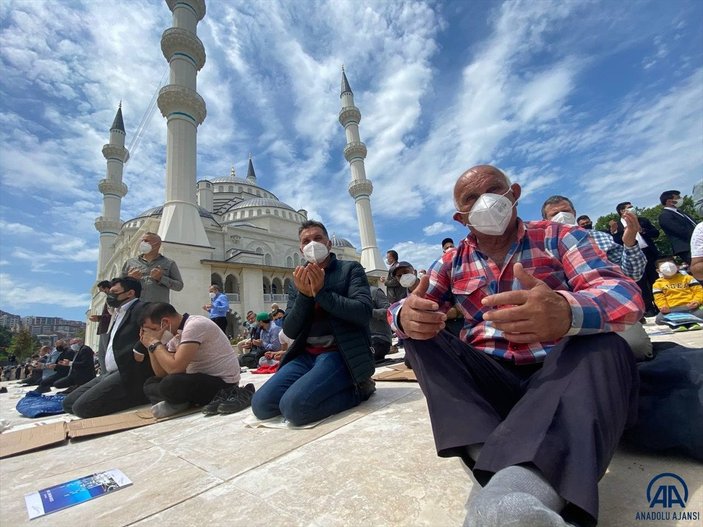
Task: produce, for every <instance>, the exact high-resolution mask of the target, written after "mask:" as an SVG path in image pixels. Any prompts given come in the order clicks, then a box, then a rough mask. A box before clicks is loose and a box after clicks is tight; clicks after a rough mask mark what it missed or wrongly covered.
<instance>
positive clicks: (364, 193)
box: [339, 66, 386, 273]
mask: <svg viewBox="0 0 703 527" xmlns="http://www.w3.org/2000/svg"><path fill="white" fill-rule="evenodd" d="M340 98H341V99H342V109H341V110H340V112H339V122H340V124H341V125H342V126H343V127H344V133H345V134H346V136H347V146H345V147H344V157H345V158H346V160H347V161H348V162H349V167H350V168H351V176H352V180H351V183H349V194H351V196H352V197H353V198H354V203H355V205H356V218H357V221H358V222H359V236H360V238H361V265H363V266H364V269H366V272H367V273H371V272H373V271H379V272H383V273H385V269H386V267H385V265H383V260H382V259H381V255H380V253H379V251H378V245H376V228H375V227H374V224H373V217H372V215H371V193H372V192H373V185H372V184H371V181H370V180H368V179H366V168H365V167H364V159H365V158H366V145H365V144H364V143H362V142H361V137H360V136H359V122H360V121H361V112H360V111H359V108H357V107H356V106H354V94H353V93H352V91H351V87H350V86H349V81H348V80H347V74H346V73H345V72H344V66H342V93H341V94H340Z"/></svg>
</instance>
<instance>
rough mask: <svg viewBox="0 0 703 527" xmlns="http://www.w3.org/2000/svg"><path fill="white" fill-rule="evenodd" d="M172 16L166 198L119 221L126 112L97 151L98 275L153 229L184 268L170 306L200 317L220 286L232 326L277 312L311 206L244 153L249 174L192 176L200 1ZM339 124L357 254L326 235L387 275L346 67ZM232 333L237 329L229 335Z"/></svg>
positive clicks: (167, 36)
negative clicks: (267, 181)
mask: <svg viewBox="0 0 703 527" xmlns="http://www.w3.org/2000/svg"><path fill="white" fill-rule="evenodd" d="M166 4H167V5H168V7H169V9H170V10H171V11H172V13H173V27H171V28H169V29H167V30H166V31H164V33H163V36H162V42H161V48H162V51H163V53H164V57H165V58H166V60H167V61H168V62H169V67H170V70H171V73H170V77H169V84H168V85H166V86H164V87H163V88H162V89H161V90H160V93H159V98H158V104H159V109H160V110H161V113H162V115H163V116H164V118H166V120H167V128H168V134H167V146H166V151H167V152H166V183H165V187H166V201H165V202H164V203H163V204H162V205H159V206H156V207H153V208H151V209H149V210H146V211H144V212H142V213H141V214H139V215H137V216H136V217H134V218H131V219H128V220H126V221H123V220H122V219H121V218H120V209H121V200H122V199H123V198H124V197H125V196H126V195H127V192H128V189H127V186H126V185H125V184H124V183H123V181H122V176H123V170H124V164H125V163H126V162H127V160H128V159H129V152H128V151H127V149H126V148H125V137H126V132H125V127H124V121H123V115H122V108H121V107H120V108H118V110H117V114H116V116H115V119H114V121H113V123H112V126H111V128H110V141H109V143H108V144H106V145H105V146H104V147H103V156H104V157H105V159H106V164H107V170H106V176H105V178H104V179H103V180H101V181H100V183H99V185H98V188H99V190H100V192H101V193H102V195H103V210H102V215H101V216H100V217H98V218H97V219H96V221H95V227H96V229H97V230H98V232H99V233H100V244H99V256H98V269H97V279H98V281H99V280H109V279H111V278H114V277H117V276H119V275H120V272H121V269H122V265H123V264H124V262H125V261H126V260H127V259H128V258H131V257H133V256H135V255H136V254H137V246H138V244H139V241H140V239H141V237H142V236H143V234H144V233H146V232H156V233H158V234H159V235H160V236H161V238H162V240H163V242H162V247H161V253H162V254H164V255H165V256H167V257H168V258H171V259H173V260H174V261H175V262H176V263H177V264H178V266H179V269H180V271H181V274H182V277H183V282H184V287H183V290H182V291H179V292H175V291H171V303H172V304H173V305H174V306H175V307H176V309H177V310H179V311H180V312H188V313H192V314H204V311H203V310H202V305H203V304H205V303H207V302H208V296H207V294H208V287H209V285H210V284H211V283H215V284H218V285H220V286H221V287H222V290H223V291H224V292H225V293H226V294H227V296H228V297H229V300H230V308H231V310H232V313H233V315H234V320H233V321H232V323H233V324H237V322H238V320H237V319H239V320H243V319H244V315H245V314H246V312H247V311H248V310H253V311H255V312H258V311H266V310H269V309H270V306H271V304H272V303H277V304H279V306H280V307H282V308H283V309H285V308H286V305H287V299H288V296H287V294H286V293H287V291H288V287H289V285H290V283H291V281H292V280H293V270H294V269H295V266H297V265H300V264H301V263H302V262H303V259H302V255H301V254H300V250H299V242H298V228H299V226H300V224H301V223H302V222H303V221H305V220H307V219H308V217H307V211H306V210H304V209H295V208H293V207H291V206H290V205H288V204H286V203H284V202H282V201H280V200H279V199H278V197H276V196H275V195H274V194H273V193H272V192H270V191H269V190H267V189H266V188H265V187H264V186H262V185H261V184H260V181H259V179H258V178H257V175H256V172H255V169H254V162H253V160H252V158H251V157H250V158H249V162H248V167H247V174H246V176H245V177H240V176H238V175H237V174H236V173H235V170H234V168H232V169H231V171H230V173H229V174H228V175H222V176H216V175H215V176H213V177H211V178H208V179H201V180H199V181H197V182H196V174H197V168H196V159H197V155H196V149H197V139H196V138H197V127H198V126H199V125H200V124H201V123H202V122H203V120H204V119H205V117H206V115H207V110H206V105H205V101H204V100H203V99H202V98H201V97H200V95H199V94H198V93H197V89H196V79H197V72H198V71H199V70H200V68H202V67H203V65H204V63H205V50H204V47H203V44H202V42H201V41H200V39H199V38H198V37H197V24H198V22H199V21H200V20H202V18H203V17H204V16H205V1H204V0H178V1H176V0H166ZM341 92H342V93H341V95H340V98H341V102H342V105H341V108H342V109H341V111H340V116H339V120H340V124H342V126H344V128H345V132H346V135H347V146H346V148H345V150H344V155H345V158H346V159H347V161H348V162H349V164H350V169H351V174H352V178H351V183H350V185H349V192H350V194H351V196H352V197H353V198H354V201H355V204H356V209H357V219H358V222H359V229H360V238H361V241H362V246H363V247H362V250H361V252H358V251H357V250H356V248H355V247H354V246H353V245H352V244H351V243H350V242H349V241H348V240H346V239H343V238H337V237H336V236H334V235H332V236H331V241H332V245H333V249H332V250H333V251H334V252H335V253H336V255H337V257H338V258H340V259H342V260H356V261H360V260H361V263H362V264H363V265H365V268H366V270H367V273H368V274H369V276H370V278H372V280H373V278H377V277H379V276H382V275H383V274H385V267H384V266H383V263H382V260H381V258H380V255H379V251H378V247H377V246H376V239H375V230H374V226H373V219H372V217H371V205H370V195H371V192H372V189H373V187H372V184H371V181H370V180H368V179H367V178H366V174H365V171H364V165H363V163H364V158H365V156H366V147H365V145H364V144H363V143H362V142H361V141H360V138H359V133H358V123H359V120H360V118H361V114H360V112H359V110H358V108H356V107H355V106H354V102H353V94H352V92H351V88H350V87H349V83H348V81H347V77H346V74H345V73H344V71H343V72H342V90H341ZM92 293H93V297H92V302H91V306H90V310H89V313H88V314H97V313H100V312H101V310H102V307H103V304H104V301H105V299H104V296H103V295H101V294H100V293H99V292H98V291H97V289H96V288H93V291H92ZM96 328H97V325H96V323H93V322H88V327H87V331H86V341H87V343H88V344H89V345H91V346H94V349H97V336H96V335H95V330H96ZM233 333H236V330H235V331H233Z"/></svg>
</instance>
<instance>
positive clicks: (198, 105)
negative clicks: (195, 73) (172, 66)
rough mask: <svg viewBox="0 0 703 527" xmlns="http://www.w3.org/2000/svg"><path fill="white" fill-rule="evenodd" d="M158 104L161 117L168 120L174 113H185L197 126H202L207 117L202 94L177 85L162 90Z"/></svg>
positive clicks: (167, 86)
mask: <svg viewBox="0 0 703 527" xmlns="http://www.w3.org/2000/svg"><path fill="white" fill-rule="evenodd" d="M157 103H158V105H159V110H161V115H163V116H164V117H165V118H166V119H168V117H169V115H171V114H172V113H174V112H179V113H185V114H187V115H189V116H191V117H192V118H193V119H194V120H195V122H196V125H200V124H202V122H203V121H204V120H205V116H206V115H207V109H206V107H205V101H204V100H203V98H202V97H201V96H200V94H199V93H198V92H197V91H195V90H191V89H190V88H186V87H185V86H178V85H177V84H168V85H166V86H164V87H163V88H161V91H159V98H158V99H157Z"/></svg>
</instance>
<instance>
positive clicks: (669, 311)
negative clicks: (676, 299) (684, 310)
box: [659, 306, 671, 315]
mask: <svg viewBox="0 0 703 527" xmlns="http://www.w3.org/2000/svg"><path fill="white" fill-rule="evenodd" d="M659 311H661V312H662V313H664V314H665V315H666V314H667V313H671V309H669V306H663V307H660V308H659Z"/></svg>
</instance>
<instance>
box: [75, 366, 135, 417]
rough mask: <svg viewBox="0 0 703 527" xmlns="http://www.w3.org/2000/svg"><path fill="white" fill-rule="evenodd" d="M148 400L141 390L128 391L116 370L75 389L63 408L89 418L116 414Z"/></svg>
mask: <svg viewBox="0 0 703 527" xmlns="http://www.w3.org/2000/svg"><path fill="white" fill-rule="evenodd" d="M147 402H148V401H147V398H146V397H145V396H144V393H143V392H142V391H141V390H139V391H138V392H137V391H135V392H129V391H127V389H126V388H125V386H124V384H122V379H121V378H120V372H119V371H114V372H111V373H105V374H103V375H101V376H100V377H95V378H94V379H93V380H92V381H89V382H87V383H85V384H84V385H83V386H79V387H78V388H76V389H75V390H73V391H72V392H71V393H70V394H68V395H67V396H66V398H65V399H64V400H63V409H64V410H65V411H66V412H68V413H69V414H74V415H77V416H78V417H83V418H88V417H99V416H101V415H110V414H114V413H116V412H121V411H122V410H127V409H128V408H132V407H134V406H139V405H141V404H145V403H147Z"/></svg>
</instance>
